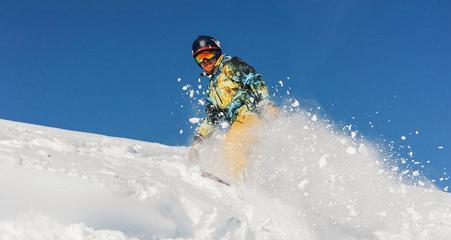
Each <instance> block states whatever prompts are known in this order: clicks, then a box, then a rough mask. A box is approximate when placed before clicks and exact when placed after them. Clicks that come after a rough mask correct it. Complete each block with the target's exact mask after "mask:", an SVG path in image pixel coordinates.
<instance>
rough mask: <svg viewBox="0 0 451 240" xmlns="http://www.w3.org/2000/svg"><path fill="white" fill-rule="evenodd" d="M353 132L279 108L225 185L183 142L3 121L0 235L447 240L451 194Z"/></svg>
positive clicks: (211, 156) (216, 164)
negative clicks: (243, 167)
mask: <svg viewBox="0 0 451 240" xmlns="http://www.w3.org/2000/svg"><path fill="white" fill-rule="evenodd" d="M312 119H313V120H312ZM353 136H354V135H353ZM353 136H352V137H353ZM352 137H351V136H345V135H344V134H340V133H337V132H335V131H334V130H333V129H332V128H331V127H330V126H327V124H326V123H323V122H321V121H319V120H317V119H316V117H315V118H311V117H310V116H308V115H307V114H304V113H299V114H293V115H291V116H285V117H281V118H280V119H278V120H277V121H274V124H272V125H271V126H265V131H260V139H261V141H260V143H259V144H258V145H257V146H256V147H255V149H254V150H253V152H252V155H251V157H250V164H249V166H248V169H247V172H246V182H245V183H237V184H235V185H234V186H232V187H227V186H225V185H223V184H220V183H217V182H215V181H212V180H210V179H207V178H203V177H201V176H200V174H199V165H197V164H192V163H189V162H188V161H187V148H185V147H170V146H164V145H160V144H155V143H147V142H140V141H134V140H128V139H120V138H112V137H106V136H100V135H94V134H87V133H80V132H72V131H66V130H59V129H52V128H47V127H41V126H35V125H29V124H23V123H16V122H10V121H4V120H0V239H2V240H4V239H5V240H6V239H46V240H48V239H73V240H78V239H92V240H98V239H409V240H410V239H449V236H450V235H451V195H450V194H449V193H445V192H441V191H439V190H436V189H434V188H433V187H431V186H427V181H426V180H424V179H421V176H419V177H418V178H416V179H415V181H414V182H415V183H416V184H418V183H421V184H420V185H424V186H423V187H417V186H413V185H407V184H405V183H403V182H402V181H401V180H402V179H400V175H399V174H398V173H397V171H396V170H393V171H391V170H390V169H394V168H393V166H390V164H389V163H387V159H384V156H383V155H380V152H379V150H378V149H375V148H374V147H373V146H372V144H371V143H367V142H363V141H356V140H355V139H353V138H352ZM217 139H218V140H217V141H216V142H214V143H211V144H210V145H209V146H208V147H206V148H205V149H204V150H203V151H202V152H201V155H202V157H203V159H204V161H202V162H201V163H200V167H201V168H203V169H206V170H209V171H211V172H213V173H215V174H217V175H222V176H223V174H224V173H223V172H221V170H220V168H221V167H220V166H221V162H222V161H223V160H222V159H221V158H220V157H218V156H220V155H221V154H218V152H219V153H220V151H221V149H220V146H221V145H220V141H221V136H220V135H218V138H217Z"/></svg>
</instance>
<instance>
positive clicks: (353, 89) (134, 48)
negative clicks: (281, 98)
mask: <svg viewBox="0 0 451 240" xmlns="http://www.w3.org/2000/svg"><path fill="white" fill-rule="evenodd" d="M450 13H451V2H450V1H447V0H437V1H435V0H432V1H419V0H418V1H367V0H343V1H321V0H319V1H310V0H309V1H295V0H293V1H214V0H209V1H204V0H196V1H180V0H177V1H176V0H164V1H114V0H113V1H112V0H108V1H2V3H1V6H0V102H1V103H2V106H1V108H0V118H3V119H9V120H15V121H22V122H27V123H34V124H41V125H46V126H52V127H59V128H65V129H72V130H76V131H85V132H94V133H100V134H107V135H111V136H119V137H127V138H134V139H141V140H146V141H152V142H160V143H164V144H171V145H184V144H186V143H187V142H188V139H189V137H190V132H189V129H188V128H187V126H189V123H188V122H187V120H188V118H189V117H190V116H191V112H190V106H187V107H185V108H183V109H181V108H180V107H179V106H180V105H181V104H187V101H186V98H183V97H181V94H182V91H181V90H180V88H181V86H182V85H183V84H186V83H190V84H195V81H196V79H197V77H198V73H199V70H200V69H199V68H198V67H197V66H196V64H195V63H194V62H193V60H192V57H191V55H190V54H191V43H192V40H193V39H194V38H195V37H196V36H197V35H199V34H211V35H213V36H216V37H217V38H218V39H220V40H221V42H222V44H223V47H224V51H225V52H226V53H228V54H230V55H238V56H240V57H241V58H243V59H244V60H245V61H247V62H248V63H250V64H251V65H253V66H254V67H256V68H257V70H258V71H259V72H260V73H262V74H263V75H264V77H265V79H266V81H267V83H268V85H270V86H275V85H276V84H277V82H278V81H279V80H284V82H285V84H286V85H289V86H290V87H291V88H292V90H291V93H292V95H293V96H295V97H297V98H299V99H302V100H304V102H309V101H312V102H316V103H318V104H319V105H321V106H322V108H323V110H324V112H325V113H326V114H327V116H328V117H329V118H331V119H333V120H334V121H336V122H342V123H352V124H354V125H355V126H356V127H357V129H358V130H359V131H360V132H361V133H363V134H364V135H365V136H368V137H370V138H372V139H374V141H381V140H382V139H386V140H388V141H391V140H393V141H395V143H396V144H398V145H403V146H407V145H410V146H412V148H413V150H414V153H415V155H414V158H415V159H418V160H420V161H421V162H422V163H424V162H426V161H427V160H431V161H432V163H431V164H429V167H428V168H430V169H429V170H428V171H429V174H430V175H431V176H433V177H438V176H441V175H442V173H443V168H444V167H447V168H448V169H449V168H451V163H450V161H451V140H450V137H449V136H450V135H451V111H450V110H451V96H450V93H451V91H450V88H451V44H450V43H451V14H450ZM178 77H181V78H182V81H181V82H178V81H177V78H178ZM286 77H290V80H286ZM171 113H172V114H171ZM353 117H354V118H355V119H353ZM369 122H371V123H372V124H374V127H370V124H369ZM181 128H182V129H184V130H185V133H184V134H179V130H180V129H181ZM416 130H418V131H419V133H420V134H419V135H415V134H413V136H409V133H414V132H415V131H416ZM403 135H405V136H407V140H406V141H404V142H402V141H401V140H400V137H401V136H403ZM438 146H443V147H444V149H438Z"/></svg>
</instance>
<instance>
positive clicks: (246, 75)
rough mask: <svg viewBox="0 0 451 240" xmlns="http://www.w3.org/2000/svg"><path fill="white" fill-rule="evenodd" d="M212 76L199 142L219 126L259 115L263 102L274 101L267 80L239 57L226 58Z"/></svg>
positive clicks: (196, 138)
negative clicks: (240, 118)
mask: <svg viewBox="0 0 451 240" xmlns="http://www.w3.org/2000/svg"><path fill="white" fill-rule="evenodd" d="M219 61H220V63H219V65H218V66H217V67H216V69H215V70H214V71H213V74H212V75H210V76H209V77H210V82H209V85H208V90H207V98H206V117H205V118H204V119H203V121H202V123H201V124H200V126H199V127H198V128H197V132H196V135H195V137H194V138H195V141H200V140H203V139H205V138H207V137H208V136H209V135H210V134H211V133H212V132H213V131H214V130H215V129H216V128H217V127H218V126H219V125H224V124H222V123H227V124H226V125H228V126H230V125H232V124H233V122H234V121H235V119H236V118H237V116H238V115H239V114H257V113H258V105H259V103H260V102H262V101H270V96H269V92H268V88H267V87H266V84H265V82H264V80H263V77H262V76H261V75H260V74H258V73H257V72H256V71H255V68H253V67H251V66H249V65H248V64H246V63H245V62H243V61H242V60H241V59H239V58H238V57H230V56H222V57H221V59H220V60H219Z"/></svg>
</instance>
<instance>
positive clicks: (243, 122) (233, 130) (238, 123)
mask: <svg viewBox="0 0 451 240" xmlns="http://www.w3.org/2000/svg"><path fill="white" fill-rule="evenodd" d="M261 122H262V120H261V119H260V118H259V117H258V115H257V114H255V113H252V112H244V113H242V114H239V115H238V117H237V119H236V120H235V121H234V122H233V123H232V126H231V127H230V129H229V131H228V132H227V134H226V135H225V139H224V155H225V160H226V162H227V164H228V167H229V169H230V172H231V173H232V175H233V176H234V177H236V178H240V177H241V174H242V173H243V170H244V167H246V164H247V158H248V156H249V153H250V150H251V147H252V145H253V144H254V143H255V142H256V140H257V136H256V132H255V131H256V127H257V126H258V125H260V124H261Z"/></svg>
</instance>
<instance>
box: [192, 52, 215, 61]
mask: <svg viewBox="0 0 451 240" xmlns="http://www.w3.org/2000/svg"><path fill="white" fill-rule="evenodd" d="M216 55H217V53H216V51H204V52H200V53H198V54H197V55H196V56H194V59H195V60H196V62H197V63H199V64H200V63H202V62H203V61H204V60H211V59H213V58H215V57H216Z"/></svg>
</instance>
